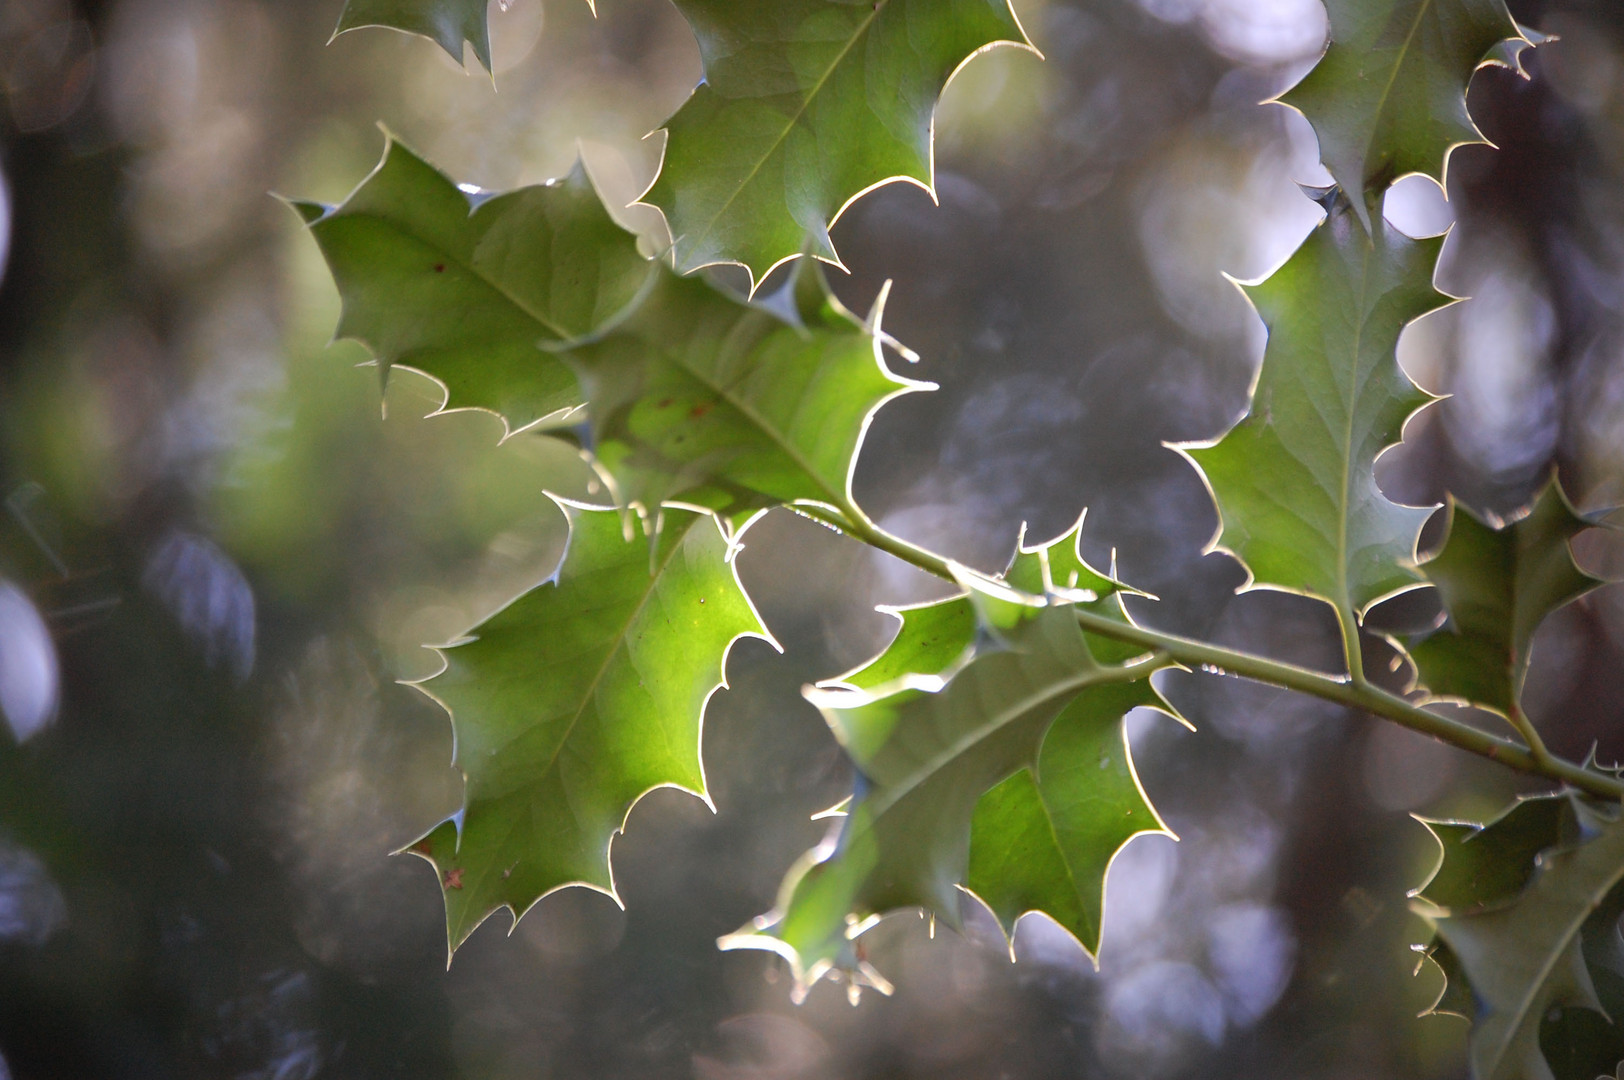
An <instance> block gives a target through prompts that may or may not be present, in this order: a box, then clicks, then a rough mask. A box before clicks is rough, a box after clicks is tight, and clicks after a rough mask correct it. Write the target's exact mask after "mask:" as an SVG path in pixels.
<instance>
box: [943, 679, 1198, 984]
mask: <svg viewBox="0 0 1624 1080" xmlns="http://www.w3.org/2000/svg"><path fill="white" fill-rule="evenodd" d="M1140 707H1150V708H1158V709H1163V710H1166V709H1167V706H1166V704H1165V703H1164V702H1163V701H1162V699H1161V695H1159V694H1157V693H1156V691H1155V689H1154V688H1152V686H1151V685H1150V680H1149V679H1143V680H1140V681H1139V682H1133V683H1126V684H1120V685H1113V686H1100V687H1096V688H1093V689H1091V690H1089V691H1087V692H1085V693H1083V694H1080V695H1078V696H1077V698H1076V699H1075V700H1073V701H1072V703H1071V704H1070V705H1068V706H1067V707H1066V708H1065V710H1064V711H1063V712H1062V713H1061V714H1060V715H1059V716H1058V717H1057V718H1056V719H1055V721H1054V723H1053V725H1052V726H1051V727H1050V728H1049V731H1048V734H1047V735H1045V736H1044V738H1043V746H1042V749H1041V750H1040V751H1039V754H1038V761H1037V766H1036V768H1035V769H1034V768H1026V769H1022V770H1021V771H1020V772H1017V773H1016V774H1015V775H1013V776H1011V777H1010V778H1009V779H1007V780H1005V781H1004V782H1003V783H1001V784H999V785H998V786H997V787H995V788H993V789H992V790H991V791H989V792H987V794H985V795H983V796H982V797H981V801H980V802H979V803H977V804H976V808H975V816H974V817H973V818H972V820H971V826H970V829H971V832H970V877H969V887H970V891H971V892H973V893H975V894H976V895H977V896H979V897H981V899H982V900H984V901H986V903H987V905H988V906H989V907H990V908H992V910H993V913H994V914H996V915H997V916H998V919H999V921H1000V922H1001V923H1002V924H1003V926H1004V929H1005V932H1006V933H1008V934H1010V935H1011V936H1013V935H1014V932H1015V922H1016V920H1017V919H1019V918H1020V917H1021V915H1023V914H1024V913H1026V912H1028V911H1042V912H1044V913H1045V914H1047V915H1049V916H1050V917H1051V918H1053V919H1054V920H1055V922H1057V923H1059V924H1060V925H1061V926H1063V927H1065V928H1066V929H1067V930H1069V931H1070V932H1071V933H1072V934H1073V935H1074V936H1075V937H1076V938H1077V940H1078V941H1079V942H1081V943H1082V945H1083V947H1084V948H1085V949H1087V950H1088V953H1089V955H1090V956H1098V955H1099V949H1100V929H1101V918H1102V914H1103V909H1104V903H1105V874H1106V870H1107V869H1108V868H1109V867H1110V865H1111V860H1112V859H1113V858H1115V857H1116V853H1117V852H1118V851H1119V850H1120V849H1121V848H1122V846H1123V845H1125V844H1126V843H1127V842H1128V841H1129V840H1132V839H1133V838H1134V837H1135V836H1138V835H1140V834H1141V833H1156V832H1159V833H1166V834H1168V835H1171V833H1168V830H1167V827H1166V826H1165V825H1164V824H1162V820H1161V818H1160V817H1158V816H1157V814H1156V811H1155V810H1154V809H1152V807H1151V805H1150V802H1149V800H1148V799H1147V798H1146V797H1145V793H1144V789H1143V788H1142V787H1141V786H1140V784H1139V778H1138V775H1137V774H1136V773H1135V772H1134V768H1133V757H1132V752H1131V750H1130V749H1129V746H1128V737H1127V730H1126V725H1125V721H1124V717H1126V716H1127V714H1128V713H1129V712H1131V711H1132V710H1134V709H1136V708H1140Z"/></svg>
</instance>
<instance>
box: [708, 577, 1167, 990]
mask: <svg viewBox="0 0 1624 1080" xmlns="http://www.w3.org/2000/svg"><path fill="white" fill-rule="evenodd" d="M964 580H965V583H966V584H967V585H968V586H969V587H971V588H972V590H979V589H982V588H990V589H993V590H995V591H996V590H999V589H1003V588H1004V587H1003V586H999V585H997V584H996V583H994V584H992V585H990V586H989V585H986V584H984V583H982V582H980V581H977V580H976V579H975V578H974V577H972V576H969V575H967V576H966V577H965V579H964ZM994 602H995V603H1011V602H1012V601H1011V600H1010V599H1009V598H998V597H995V598H994ZM1026 610H1027V613H1028V614H1027V615H1026V617H1025V618H1024V619H1022V620H1019V621H1016V620H1003V625H1000V626H998V627H997V628H996V633H995V634H993V633H988V634H982V635H980V636H979V638H978V644H977V648H976V651H975V652H974V654H971V655H968V656H967V657H966V658H965V659H964V660H963V661H962V662H961V664H960V665H959V666H958V667H956V668H955V669H952V670H950V671H948V672H946V673H944V674H945V676H946V677H945V678H944V677H943V676H910V677H907V678H905V679H903V680H902V681H901V682H898V683H892V684H889V685H887V686H884V687H880V688H878V689H875V690H872V691H870V690H854V689H828V688H820V689H817V690H812V691H809V692H808V696H809V697H811V698H812V700H813V701H814V703H815V704H817V705H818V706H819V708H821V709H822V710H823V713H824V716H825V718H826V719H827V720H828V722H829V724H830V726H831V728H833V730H834V732H835V734H836V736H837V738H839V739H840V741H841V744H842V745H843V746H844V747H845V749H846V751H847V753H848V754H849V755H850V756H851V758H852V761H853V762H854V763H855V765H856V767H857V770H858V777H859V779H858V782H857V790H856V793H855V795H854V797H853V799H852V801H851V804H850V808H849V810H848V812H847V814H846V816H845V818H844V820H843V821H842V823H841V827H840V833H839V836H838V838H836V839H834V840H833V842H832V843H828V844H825V845H823V846H821V847H819V848H817V849H814V850H813V851H812V852H810V853H808V855H807V856H805V857H803V859H802V860H801V861H800V862H799V863H798V864H797V865H796V866H795V867H794V868H793V869H792V870H791V871H790V874H789V876H788V877H787V878H786V880H785V883H784V888H783V891H782V893H781V894H780V899H779V906H778V909H777V910H776V911H774V912H773V913H771V914H769V915H767V916H763V917H762V918H760V919H757V920H756V921H755V922H754V923H752V924H751V925H750V926H749V927H747V928H745V929H744V930H741V931H740V932H739V933H737V934H734V935H731V936H729V937H727V938H724V939H723V940H722V942H721V944H722V947H723V948H765V949H771V950H773V951H775V952H778V953H780V954H781V955H783V956H785V957H786V958H787V959H788V960H789V961H790V964H791V966H792V968H793V970H794V972H795V976H796V980H797V985H798V986H803V987H804V986H805V985H806V984H807V983H809V982H811V981H815V980H816V979H817V978H819V977H820V976H821V975H822V974H824V973H825V972H826V971H828V970H829V969H830V968H831V967H832V966H834V965H835V964H836V963H849V962H850V961H849V957H848V955H847V954H848V953H849V952H850V950H851V945H850V942H851V940H852V939H853V938H855V937H856V936H857V934H858V933H860V932H861V931H862V930H863V929H864V928H866V927H867V926H868V925H869V924H870V923H871V921H872V919H873V918H875V917H877V916H878V915H880V914H882V913H884V912H887V911H891V910H895V909H898V908H910V907H911V908H924V909H926V910H928V911H929V912H931V913H932V915H933V917H939V918H943V919H946V920H947V921H948V922H949V923H956V922H957V919H958V889H959V886H960V884H961V883H963V882H965V881H966V878H967V875H968V871H969V855H970V852H969V849H970V829H971V818H972V814H973V812H974V809H975V806H976V802H977V800H978V799H980V798H981V796H982V794H983V793H984V792H986V791H988V790H989V789H990V788H992V787H994V786H995V785H997V784H998V783H1000V782H1001V781H1003V780H1005V779H1007V778H1008V777H1009V776H1011V775H1012V774H1014V773H1016V772H1018V771H1019V770H1021V769H1031V768H1034V767H1035V766H1036V765H1037V758H1038V751H1039V745H1040V743H1041V742H1042V740H1043V735H1044V732H1045V731H1046V730H1047V729H1048V727H1049V725H1050V722H1051V721H1053V720H1054V718H1055V717H1056V716H1057V715H1059V714H1060V713H1061V711H1062V710H1063V709H1065V708H1066V707H1067V705H1069V704H1070V703H1071V702H1072V701H1074V700H1078V699H1079V696H1080V695H1081V696H1083V697H1089V696H1092V695H1094V694H1107V695H1110V699H1111V701H1112V703H1113V706H1112V707H1114V705H1116V704H1121V703H1122V697H1121V694H1120V691H1121V688H1122V684H1124V683H1131V682H1134V681H1136V680H1142V679H1144V678H1146V677H1147V676H1149V675H1150V673H1151V672H1152V671H1153V670H1155V669H1156V668H1157V667H1159V666H1160V665H1159V664H1158V663H1154V662H1148V661H1147V662H1143V663H1140V664H1137V665H1133V666H1107V665H1104V664H1101V663H1100V662H1099V661H1097V660H1096V659H1095V658H1094V656H1093V655H1092V654H1091V653H1090V652H1089V648H1088V644H1087V642H1086V640H1085V638H1084V636H1083V634H1082V632H1081V630H1080V629H1079V628H1078V625H1077V621H1076V618H1075V617H1074V615H1073V613H1072V609H1071V606H1070V605H1068V604H1053V605H1042V606H1030V605H1029V606H1028V607H1027V609H1026ZM1103 707H1104V706H1102V708H1103ZM1118 718H1120V714H1119V717H1118Z"/></svg>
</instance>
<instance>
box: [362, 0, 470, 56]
mask: <svg viewBox="0 0 1624 1080" xmlns="http://www.w3.org/2000/svg"><path fill="white" fill-rule="evenodd" d="M486 6H487V4H486V0H345V4H344V10H343V11H342V12H340V13H339V16H338V27H337V29H335V30H334V31H333V36H334V37H335V38H336V37H337V36H338V35H340V34H342V33H344V32H345V31H346V30H358V29H360V28H361V27H363V26H383V27H387V28H389V29H391V30H401V31H404V32H405V33H408V34H421V35H422V36H423V37H426V38H428V39H429V40H430V41H433V42H434V43H435V44H437V45H439V46H440V48H442V49H444V50H445V51H446V52H448V53H450V54H451V59H453V60H455V61H456V62H457V63H459V64H460V63H462V43H463V42H464V41H466V42H468V44H470V45H472V46H473V47H474V55H475V56H477V57H479V62H480V63H481V64H484V65H485V70H486V71H490V70H491V33H490V26H489V25H488V24H487V22H486V20H485V10H486Z"/></svg>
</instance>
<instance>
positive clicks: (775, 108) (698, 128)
mask: <svg viewBox="0 0 1624 1080" xmlns="http://www.w3.org/2000/svg"><path fill="white" fill-rule="evenodd" d="M676 4H677V8H678V9H679V10H680V11H681V12H682V14H683V15H684V16H685V17H686V18H687V20H688V22H689V25H691V26H692V27H693V30H694V35H695V37H697V38H698V40H699V53H700V58H701V60H702V61H703V63H704V67H705V79H704V81H703V82H701V83H700V84H699V86H698V88H696V89H695V90H694V93H693V96H692V97H690V98H689V99H688V101H687V102H686V103H685V104H684V105H683V106H682V108H681V109H679V110H678V111H677V113H676V115H674V116H672V117H671V119H670V120H668V121H667V122H666V128H665V130H666V145H665V160H664V163H663V164H662V166H661V168H660V174H659V176H658V177H657V178H656V179H655V181H654V184H653V185H652V186H651V187H650V188H649V190H648V191H647V192H646V193H645V194H644V195H643V199H642V201H643V202H645V203H647V204H649V205H652V206H657V207H659V208H660V210H661V211H662V212H663V213H664V214H665V217H666V221H667V222H668V223H669V225H670V227H671V235H672V237H673V253H674V257H675V260H676V266H677V269H678V270H680V271H682V272H687V271H690V270H693V269H696V268H698V267H701V266H706V265H709V264H711V263H717V262H736V263H739V264H740V265H742V266H744V267H746V268H747V269H748V270H749V271H750V275H751V280H752V282H753V285H752V288H753V287H754V284H759V283H760V282H761V281H762V280H763V279H764V278H765V277H766V276H767V273H768V271H769V270H770V269H771V268H772V267H773V266H776V265H777V264H778V263H780V262H783V261H784V260H786V259H789V258H793V257H794V256H795V255H797V254H799V253H801V252H802V251H803V250H810V252H811V254H813V255H816V256H818V257H820V258H823V259H826V260H828V261H830V262H838V257H837V256H836V255H835V250H834V246H833V245H832V244H831V243H830V240H829V229H830V228H831V227H832V226H833V224H834V222H835V219H836V218H838V217H839V216H840V214H841V212H842V211H843V210H844V209H845V207H846V206H847V205H848V204H849V203H850V202H851V201H852V200H854V199H855V198H857V196H858V195H860V194H862V193H863V192H866V191H869V190H871V189H873V188H875V187H878V186H880V185H881V184H885V183H889V182H891V181H894V180H910V181H912V182H914V183H916V184H918V185H920V186H921V187H924V188H925V189H926V190H927V191H933V190H934V189H933V184H934V182H935V181H934V177H935V170H934V164H933V161H932V153H931V141H932V123H933V116H934V112H935V107H936V99H937V98H938V97H939V96H940V94H941V92H942V89H943V87H945V86H946V85H947V82H948V80H949V79H950V78H951V77H952V75H953V73H954V72H955V71H957V70H958V68H959V67H960V66H961V65H962V64H964V63H965V62H966V61H967V60H968V59H969V58H970V57H971V56H973V55H975V54H976V53H977V52H980V51H982V50H984V49H987V48H989V47H991V46H993V45H1000V44H1009V45H1019V46H1023V47H1025V48H1028V49H1030V48H1031V45H1030V43H1028V42H1027V40H1026V35H1025V33H1024V32H1023V31H1022V30H1021V27H1020V24H1019V23H1018V22H1017V21H1016V18H1015V14H1014V12H1013V11H1012V10H1011V9H1010V7H1009V2H1008V0H874V2H868V0H863V2H861V3H854V2H850V0H752V2H748V3H739V2H738V0H676ZM808 244H810V248H808V247H807V245H808Z"/></svg>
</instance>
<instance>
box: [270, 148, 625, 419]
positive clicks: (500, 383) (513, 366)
mask: <svg viewBox="0 0 1624 1080" xmlns="http://www.w3.org/2000/svg"><path fill="white" fill-rule="evenodd" d="M295 208H296V209H298V210H299V212H300V213H301V214H302V215H303V216H304V218H305V220H306V222H308V224H309V227H310V231H311V234H312V235H313V236H314V237H315V238H316V242H317V243H318V244H319V245H320V246H321V250H322V254H323V255H324V256H326V258H327V262H328V265H329V266H330V267H331V269H332V272H333V279H334V281H335V282H336V283H337V285H338V291H339V295H340V296H341V297H342V298H343V302H344V308H343V315H342V316H341V318H340V320H339V325H338V330H337V336H338V337H350V338H355V339H357V340H359V341H361V342H362V343H363V344H365V345H366V346H367V348H369V349H370V350H371V351H372V353H373V355H374V356H375V357H377V359H378V363H379V364H380V365H381V366H382V367H383V369H384V371H385V373H386V374H387V372H388V369H389V368H390V367H391V366H393V365H395V364H404V365H406V366H408V367H412V368H416V369H418V370H420V371H423V372H425V373H427V374H428V375H431V376H433V377H434V378H435V379H437V380H439V382H440V383H442V384H443V385H444V386H445V388H446V407H447V408H466V407H472V408H480V409H488V410H490V411H492V412H495V413H497V414H499V415H501V416H502V417H503V418H504V419H505V420H506V422H507V424H508V426H509V428H510V429H511V430H519V429H521V428H524V427H528V426H530V425H533V424H535V423H536V422H538V421H540V420H542V419H545V418H547V417H549V416H554V415H557V414H559V413H560V412H562V411H563V410H568V409H572V408H575V407H577V406H579V405H580V404H581V402H582V398H581V393H580V390H579V388H578V386H577V384H576V380H575V376H574V375H573V374H572V373H571V371H570V369H569V367H568V366H567V365H566V364H565V363H564V362H563V361H561V360H560V359H558V357H557V356H556V355H554V354H553V353H552V352H549V351H548V350H547V349H545V348H543V346H544V344H547V343H554V344H556V343H559V342H564V341H569V340H572V339H574V338H578V337H581V336H583V335H585V334H587V333H589V332H591V331H592V330H594V329H596V328H598V327H599V326H601V325H602V324H603V323H604V322H606V321H607V320H609V319H610V318H611V317H612V316H614V315H615V314H617V313H618V312H620V311H621V310H622V309H623V308H624V307H626V305H627V304H629V303H630V302H631V301H632V300H633V299H634V298H635V297H636V295H637V293H638V290H639V288H640V287H641V286H642V285H643V283H644V282H645V281H646V280H647V278H648V276H649V275H650V274H651V273H653V272H654V271H655V268H654V266H653V264H651V263H649V262H648V261H647V260H645V259H644V258H642V256H640V255H639V254H638V253H637V244H636V241H635V239H634V238H633V237H632V236H631V234H629V233H626V232H624V231H623V230H621V228H620V227H619V226H618V225H616V224H615V223H614V221H613V220H612V219H611V218H610V217H609V215H608V213H607V212H606V211H605V210H604V208H603V204H602V202H601V201H600V200H599V198H598V195H597V192H596V191H594V190H593V187H592V183H591V181H590V180H589V179H588V178H587V176H586V173H585V171H584V170H583V169H582V168H581V167H580V166H579V165H577V166H576V168H575V171H574V172H572V173H570V175H569V176H567V177H565V178H563V179H562V180H558V181H554V182H553V183H552V184H549V185H538V186H534V187H527V188H520V189H519V190H517V191H511V192H507V193H506V194H502V195H495V196H486V195H483V194H478V195H470V194H468V193H466V192H464V191H462V190H460V189H459V188H458V187H457V186H456V185H455V184H454V183H452V182H451V180H450V179H448V178H447V177H446V176H445V175H443V174H442V173H440V172H438V171H437V170H435V169H434V167H433V166H431V165H429V164H428V163H427V162H425V161H424V160H423V159H422V158H420V157H418V156H417V155H416V154H413V153H412V152H411V151H410V150H408V149H406V147H404V146H402V145H401V144H400V143H398V142H395V141H394V140H390V143H389V146H388V147H387V149H386V150H385V151H384V157H383V161H382V162H381V163H380V164H379V165H378V167H377V169H375V170H374V171H373V173H372V175H370V176H368V177H367V178H366V180H365V181H364V182H362V184H361V185H360V186H359V187H358V188H356V190H355V191H354V193H353V194H351V195H350V197H349V198H348V199H346V200H345V201H344V202H343V203H342V204H341V205H339V206H336V207H323V206H319V205H317V204H314V203H296V204H295Z"/></svg>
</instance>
